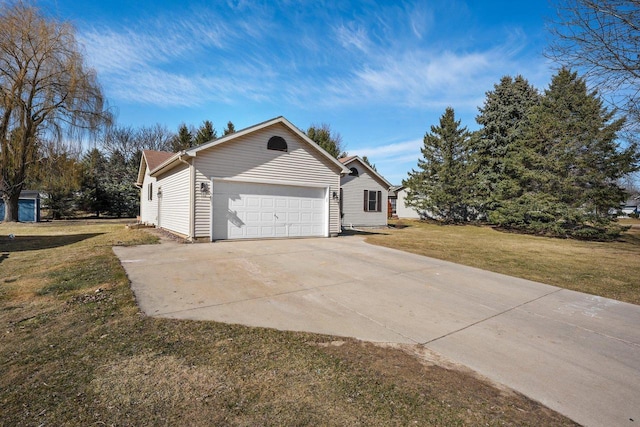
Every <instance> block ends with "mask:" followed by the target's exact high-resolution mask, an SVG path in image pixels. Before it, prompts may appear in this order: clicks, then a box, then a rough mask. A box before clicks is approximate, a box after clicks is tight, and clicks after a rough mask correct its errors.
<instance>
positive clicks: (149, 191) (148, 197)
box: [147, 182, 153, 200]
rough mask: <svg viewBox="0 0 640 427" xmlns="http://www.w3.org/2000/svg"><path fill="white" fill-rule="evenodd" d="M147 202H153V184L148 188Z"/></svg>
mask: <svg viewBox="0 0 640 427" xmlns="http://www.w3.org/2000/svg"><path fill="white" fill-rule="evenodd" d="M147 200H153V182H150V183H149V185H148V186H147Z"/></svg>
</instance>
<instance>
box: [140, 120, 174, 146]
mask: <svg viewBox="0 0 640 427" xmlns="http://www.w3.org/2000/svg"><path fill="white" fill-rule="evenodd" d="M173 137H174V133H173V132H171V131H170V130H169V129H167V127H166V126H163V125H161V124H159V123H156V124H155V125H153V126H143V127H141V128H140V129H138V133H137V134H136V139H137V140H138V141H139V144H140V149H141V150H155V151H169V150H170V149H171V139H172V138H173Z"/></svg>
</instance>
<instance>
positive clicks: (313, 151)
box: [137, 117, 349, 241]
mask: <svg viewBox="0 0 640 427" xmlns="http://www.w3.org/2000/svg"><path fill="white" fill-rule="evenodd" d="M346 173H349V170H348V169H347V168H345V167H344V166H343V165H342V164H341V163H340V162H338V161H337V160H336V159H334V158H333V157H332V156H331V155H329V154H328V153H327V152H326V151H324V150H323V149H322V148H320V147H319V146H318V145H317V144H316V143H315V142H313V141H312V140H311V139H309V138H308V137H307V136H306V135H305V134H304V133H303V132H302V131H300V130H299V129H298V128H297V127H295V126H294V125H293V124H291V123H290V122H289V121H288V120H287V119H285V118H284V117H277V118H275V119H272V120H268V121H266V122H263V123H259V124H257V125H254V126H251V127H248V128H246V129H243V130H240V131H237V132H235V133H232V134H229V135H225V136H223V137H221V138H218V139H215V140H213V141H210V142H208V143H205V144H203V145H199V146H197V147H192V148H190V149H188V150H184V151H181V152H179V153H165V152H157V151H156V152H150V151H145V152H144V154H143V156H142V160H141V162H140V169H139V172H138V179H137V185H138V186H139V187H140V188H141V190H142V191H141V192H140V193H141V196H140V219H141V221H142V222H144V223H147V224H153V225H155V226H157V227H159V228H163V229H166V230H169V231H171V232H173V233H176V234H178V235H181V236H183V237H185V238H188V239H200V238H206V239H208V240H211V241H213V240H226V239H246V238H251V239H254V238H269V237H307V236H322V237H329V236H335V235H337V234H338V233H339V232H340V214H339V194H340V176H341V175H343V174H346Z"/></svg>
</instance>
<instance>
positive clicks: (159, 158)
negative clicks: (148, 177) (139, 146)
mask: <svg viewBox="0 0 640 427" xmlns="http://www.w3.org/2000/svg"><path fill="white" fill-rule="evenodd" d="M174 155H175V153H172V152H170V151H155V150H144V151H143V152H142V161H141V162H140V169H138V180H137V182H136V184H137V185H142V181H143V180H144V173H145V169H144V168H148V169H149V170H150V171H151V170H154V169H155V168H157V167H158V166H160V165H161V164H162V163H164V162H166V161H167V160H168V159H170V158H171V157H173V156H174ZM143 166H144V167H143Z"/></svg>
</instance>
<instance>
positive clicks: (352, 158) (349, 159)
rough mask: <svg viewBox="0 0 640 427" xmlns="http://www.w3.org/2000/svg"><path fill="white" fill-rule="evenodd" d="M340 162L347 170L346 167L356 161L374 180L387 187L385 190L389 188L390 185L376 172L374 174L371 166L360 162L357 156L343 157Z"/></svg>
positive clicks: (362, 161)
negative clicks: (376, 179)
mask: <svg viewBox="0 0 640 427" xmlns="http://www.w3.org/2000/svg"><path fill="white" fill-rule="evenodd" d="M338 160H340V163H342V164H343V165H344V166H345V167H347V168H348V165H350V164H351V163H353V162H354V161H355V160H358V162H359V163H360V164H361V165H362V166H364V167H365V168H366V169H367V170H368V171H369V173H370V174H371V175H373V176H374V177H375V178H378V180H379V181H381V182H382V183H383V184H384V185H386V186H387V188H388V189H389V188H391V183H390V182H389V181H387V180H386V179H384V177H383V176H382V175H380V174H379V173H378V172H376V171H375V170H374V169H373V168H372V167H371V166H369V165H368V164H366V163H365V162H364V160H362V159H361V158H360V157H358V156H349V157H343V158H341V159H338Z"/></svg>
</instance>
